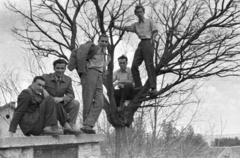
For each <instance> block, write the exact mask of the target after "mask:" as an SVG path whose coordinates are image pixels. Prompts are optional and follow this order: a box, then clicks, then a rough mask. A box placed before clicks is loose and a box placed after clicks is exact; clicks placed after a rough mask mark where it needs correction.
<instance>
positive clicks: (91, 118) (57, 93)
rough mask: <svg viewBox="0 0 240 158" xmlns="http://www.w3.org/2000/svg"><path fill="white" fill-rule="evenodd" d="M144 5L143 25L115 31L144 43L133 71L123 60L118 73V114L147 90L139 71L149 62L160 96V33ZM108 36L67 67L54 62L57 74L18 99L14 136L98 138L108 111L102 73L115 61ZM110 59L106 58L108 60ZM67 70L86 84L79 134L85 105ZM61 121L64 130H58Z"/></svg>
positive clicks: (76, 53) (37, 81)
mask: <svg viewBox="0 0 240 158" xmlns="http://www.w3.org/2000/svg"><path fill="white" fill-rule="evenodd" d="M144 13H145V10H144V8H143V6H140V5H138V6H136V8H135V15H136V16H137V17H138V19H139V21H138V22H136V23H134V24H132V25H131V26H125V27H120V26H115V25H114V22H112V24H111V25H112V26H113V27H114V28H116V29H121V30H127V31H131V32H135V33H136V34H137V35H138V37H139V38H140V39H141V42H140V43H139V45H138V48H137V50H136V52H135V55H134V59H133V63H132V68H131V69H130V68H128V67H127V64H128V58H127V57H126V56H124V55H122V56H120V57H119V58H118V63H119V66H120V69H119V70H117V71H116V72H114V75H113V81H114V83H113V85H114V87H115V91H114V96H115V100H116V104H117V107H118V110H121V109H122V107H123V105H127V104H129V100H131V99H132V98H133V96H134V92H135V91H136V90H138V89H140V88H141V87H142V83H141V79H140V75H139V70H138V67H139V66H140V65H141V63H142V61H143V60H144V61H145V65H146V69H147V73H148V77H149V82H150V85H151V89H150V91H149V93H150V94H153V93H155V92H156V74H155V69H154V65H153V52H154V50H153V42H154V40H155V37H156V33H157V29H156V26H155V25H154V24H153V22H152V21H151V20H149V19H145V18H144ZM108 43H109V41H108V36H107V35H105V34H102V35H100V36H99V40H98V45H95V44H94V43H92V42H88V43H86V44H83V45H81V46H80V47H79V48H77V49H75V50H73V51H72V54H71V56H70V59H69V63H67V62H66V61H65V60H63V59H58V60H56V61H54V62H53V69H54V73H50V74H43V75H42V76H36V77H35V78H34V79H33V82H32V84H31V85H30V86H29V87H28V88H27V89H25V90H23V91H22V92H21V93H20V95H19V96H18V106H17V108H16V109H15V112H14V115H13V118H12V121H11V123H10V128H9V133H10V136H12V135H13V133H15V132H16V128H17V125H19V126H20V128H21V130H22V132H23V133H24V135H26V136H29V135H60V134H73V135H79V134H82V133H86V134H95V133H96V132H95V130H94V129H93V128H94V125H95V123H96V121H97V119H98V117H99V115H100V113H101V110H102V108H103V104H104V101H103V100H104V99H103V87H102V72H103V71H104V69H105V67H106V66H107V65H108V63H109V62H110V60H111V58H110V55H109V54H107V53H106V47H107V46H108ZM106 56H107V57H106ZM66 68H68V69H69V70H70V71H72V70H74V69H76V70H77V72H78V75H79V77H80V79H81V84H82V99H83V127H82V128H80V129H76V119H77V116H78V111H79V107H80V103H79V101H77V100H74V98H75V96H74V91H73V87H72V79H71V78H70V77H69V76H67V75H65V74H64V72H65V71H66ZM58 122H59V123H60V125H61V126H62V129H63V130H61V129H59V127H58Z"/></svg>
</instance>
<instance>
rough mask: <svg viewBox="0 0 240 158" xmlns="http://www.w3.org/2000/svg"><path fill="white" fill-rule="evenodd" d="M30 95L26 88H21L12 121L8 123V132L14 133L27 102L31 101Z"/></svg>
mask: <svg viewBox="0 0 240 158" xmlns="http://www.w3.org/2000/svg"><path fill="white" fill-rule="evenodd" d="M31 99H32V96H31V94H29V92H28V91H27V90H23V91H22V92H21V93H20V95H19V96H18V106H17V108H16V110H15V111H14V114H13V118H12V121H11V123H10V127H9V132H12V133H15V132H16V129H17V125H18V124H19V122H20V120H21V119H22V117H23V115H24V113H25V111H26V109H27V107H28V105H29V102H30V101H31Z"/></svg>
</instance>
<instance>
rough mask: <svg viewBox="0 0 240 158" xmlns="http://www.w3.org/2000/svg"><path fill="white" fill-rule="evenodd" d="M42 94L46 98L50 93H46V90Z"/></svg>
mask: <svg viewBox="0 0 240 158" xmlns="http://www.w3.org/2000/svg"><path fill="white" fill-rule="evenodd" d="M42 93H43V96H44V98H46V97H47V96H49V93H48V92H47V91H46V89H43V91H42Z"/></svg>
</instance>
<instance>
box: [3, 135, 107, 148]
mask: <svg viewBox="0 0 240 158" xmlns="http://www.w3.org/2000/svg"><path fill="white" fill-rule="evenodd" d="M104 139H105V136H104V135H103V134H80V135H78V136H74V135H60V136H54V137H53V136H30V137H5V138H0V149H3V148H19V147H34V146H46V145H63V144H64V145H66V144H86V143H98V142H102V141H104Z"/></svg>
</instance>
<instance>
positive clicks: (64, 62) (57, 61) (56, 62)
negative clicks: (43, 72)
mask: <svg viewBox="0 0 240 158" xmlns="http://www.w3.org/2000/svg"><path fill="white" fill-rule="evenodd" d="M57 64H65V65H67V64H68V62H67V61H66V60H64V59H57V60H55V61H54V62H53V67H55V66H56V65H57Z"/></svg>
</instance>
